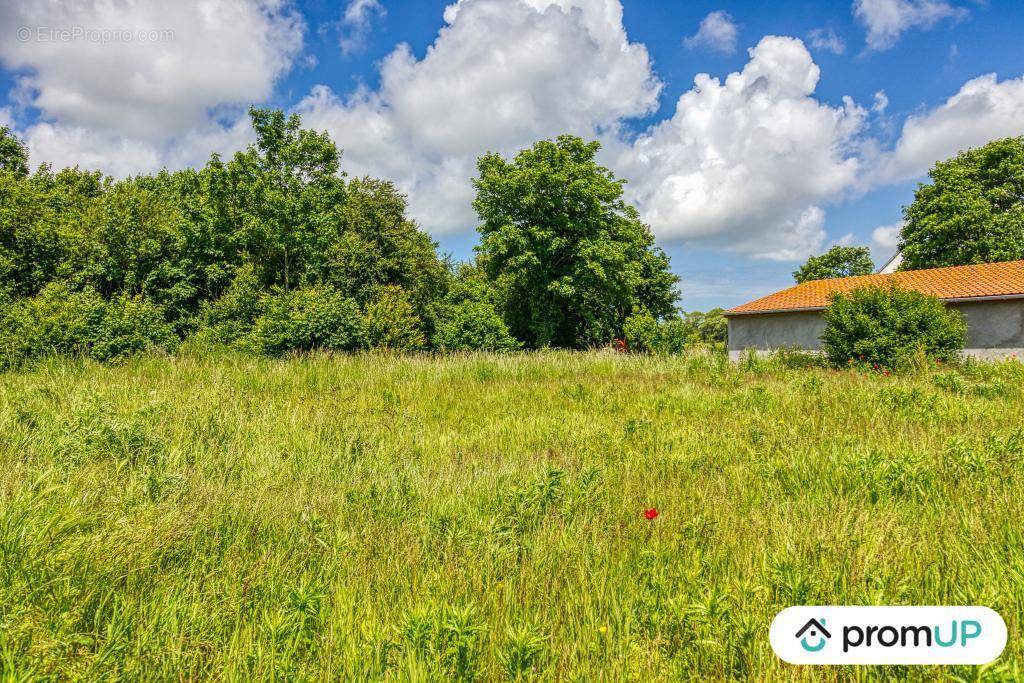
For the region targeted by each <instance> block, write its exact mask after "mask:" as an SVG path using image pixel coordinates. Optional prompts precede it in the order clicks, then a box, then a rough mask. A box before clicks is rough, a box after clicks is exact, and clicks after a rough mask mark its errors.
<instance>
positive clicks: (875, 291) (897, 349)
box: [821, 287, 967, 368]
mask: <svg viewBox="0 0 1024 683" xmlns="http://www.w3.org/2000/svg"><path fill="white" fill-rule="evenodd" d="M824 316H825V331H824V333H823V334H822V337H821V339H822V345H823V347H824V350H825V354H826V355H827V356H828V359H829V361H830V362H831V363H832V364H833V365H836V366H842V365H847V364H850V363H863V364H868V365H872V366H874V365H876V364H877V365H878V366H879V367H884V368H901V367H906V366H907V365H908V364H910V363H911V362H912V360H913V358H914V357H915V356H922V355H923V356H925V357H927V358H929V359H936V360H943V361H948V360H954V359H956V358H957V357H958V354H959V351H961V350H962V349H963V346H964V340H965V337H966V333H967V324H966V323H965V322H964V319H963V317H962V316H961V315H960V314H959V313H958V312H957V311H953V310H950V309H948V308H946V307H945V306H944V305H943V304H942V302H941V301H939V300H938V299H936V298H935V297H931V296H927V295H925V294H921V293H920V292H915V291H909V290H905V289H900V288H897V287H891V288H888V289H885V288H880V287H865V288H861V289H855V290H853V291H852V292H850V293H849V294H842V293H835V294H833V295H832V296H831V298H830V303H829V306H828V308H826V309H825V313H824Z"/></svg>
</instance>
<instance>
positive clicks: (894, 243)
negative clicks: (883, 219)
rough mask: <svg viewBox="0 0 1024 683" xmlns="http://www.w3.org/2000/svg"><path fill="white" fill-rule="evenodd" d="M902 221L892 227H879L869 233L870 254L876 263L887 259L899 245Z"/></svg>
mask: <svg viewBox="0 0 1024 683" xmlns="http://www.w3.org/2000/svg"><path fill="white" fill-rule="evenodd" d="M901 230H903V221H899V222H898V223H893V224H892V225H880V226H878V227H877V228H875V229H874V230H872V231H871V253H872V257H873V258H874V259H875V260H876V261H880V260H883V259H888V258H889V257H890V256H892V255H893V254H895V253H896V248H897V247H898V246H899V243H900V231H901Z"/></svg>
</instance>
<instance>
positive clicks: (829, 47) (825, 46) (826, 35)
mask: <svg viewBox="0 0 1024 683" xmlns="http://www.w3.org/2000/svg"><path fill="white" fill-rule="evenodd" d="M807 38H808V40H809V42H810V43H811V47H813V48H814V49H815V50H822V51H825V52H831V53H832V54H836V55H841V54H843V53H844V52H846V43H844V42H843V39H842V38H840V37H839V36H838V35H837V34H836V32H835V29H832V28H828V29H825V28H816V29H813V30H812V31H811V32H810V33H809V34H807Z"/></svg>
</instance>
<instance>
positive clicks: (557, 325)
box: [473, 135, 678, 348]
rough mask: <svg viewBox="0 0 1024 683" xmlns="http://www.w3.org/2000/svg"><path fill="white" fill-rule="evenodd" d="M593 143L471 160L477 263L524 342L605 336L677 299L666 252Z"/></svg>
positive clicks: (563, 139) (585, 341) (569, 141)
mask: <svg viewBox="0 0 1024 683" xmlns="http://www.w3.org/2000/svg"><path fill="white" fill-rule="evenodd" d="M599 149H600V145H599V144H598V143H597V142H591V143H587V142H584V141H583V140H581V139H580V138H577V137H573V136H568V135H564V136H560V137H559V138H558V139H557V140H556V141H550V140H545V141H542V142H538V143H537V144H535V145H534V146H533V147H532V148H531V149H527V150H523V151H522V152H520V153H519V154H518V155H517V156H516V157H515V159H513V160H512V161H506V160H505V159H504V158H502V157H501V156H500V155H498V154H493V153H491V154H487V155H485V156H483V157H481V158H480V159H479V161H478V162H477V169H478V171H479V177H478V178H476V179H475V180H474V185H475V187H476V191H477V197H476V200H475V201H474V202H473V207H474V208H475V209H476V212H477V214H478V215H479V216H480V220H481V224H480V226H479V227H478V231H479V232H480V235H481V244H480V246H479V247H478V248H477V250H478V253H479V256H480V263H481V265H482V267H483V269H484V272H485V273H486V276H487V279H488V280H489V281H490V283H491V284H492V286H493V287H495V288H497V289H498V290H499V296H500V309H501V311H502V314H503V317H504V318H505V321H506V323H507V324H508V327H509V329H510V330H511V332H512V334H513V335H515V337H517V338H518V339H519V340H521V341H522V342H524V343H525V344H526V345H527V346H529V347H534V348H537V347H543V346H556V347H569V348H582V347H587V346H592V345H598V344H603V343H607V342H609V341H611V340H612V339H613V338H615V337H619V336H621V334H622V330H623V324H624V322H625V320H626V318H627V317H629V316H630V315H632V314H634V313H637V312H639V311H641V310H644V309H646V310H647V312H648V313H650V314H651V315H653V316H655V317H662V316H665V315H668V314H669V313H671V312H672V310H673V308H674V302H675V300H676V299H677V298H678V293H677V292H676V283H677V282H678V278H677V277H676V276H675V275H673V274H672V273H671V272H670V271H669V259H668V256H666V255H665V253H664V252H663V251H662V250H661V249H659V248H658V247H656V246H655V244H654V238H653V236H652V235H651V231H650V228H649V227H648V226H647V225H645V224H644V223H643V222H642V221H641V220H640V218H639V214H638V212H637V210H636V209H635V208H634V207H632V206H630V205H628V204H626V203H625V202H624V201H623V199H622V193H623V189H622V186H623V181H621V180H617V179H616V178H615V176H614V175H613V174H612V172H611V171H609V170H608V169H607V168H604V167H602V166H599V165H598V164H597V163H596V162H595V160H594V158H595V155H596V154H597V151H598V150H599Z"/></svg>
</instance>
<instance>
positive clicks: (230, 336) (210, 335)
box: [196, 265, 264, 344]
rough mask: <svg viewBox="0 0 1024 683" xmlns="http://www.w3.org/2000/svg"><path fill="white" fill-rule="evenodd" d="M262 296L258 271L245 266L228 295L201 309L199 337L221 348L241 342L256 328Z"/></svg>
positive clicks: (226, 292) (229, 289) (225, 294)
mask: <svg viewBox="0 0 1024 683" xmlns="http://www.w3.org/2000/svg"><path fill="white" fill-rule="evenodd" d="M263 296H264V291H263V288H262V286H261V285H260V280H259V277H258V276H257V275H256V271H255V270H254V269H253V267H252V266H251V265H246V266H242V267H241V268H239V269H238V272H237V273H236V274H235V279H234V280H232V281H231V285H230V286H229V287H228V289H227V291H225V292H224V294H223V295H221V297H220V298H219V299H215V300H214V301H210V302H208V303H206V304H204V305H203V307H202V308H201V309H200V311H199V330H198V332H197V333H196V335H197V337H198V338H199V339H200V340H201V341H209V342H213V343H219V344H233V343H235V342H237V341H239V340H241V339H242V338H243V337H245V335H247V334H249V333H250V332H251V331H252V328H253V325H255V324H256V318H258V317H259V314H260V303H261V301H262V299H263Z"/></svg>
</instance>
